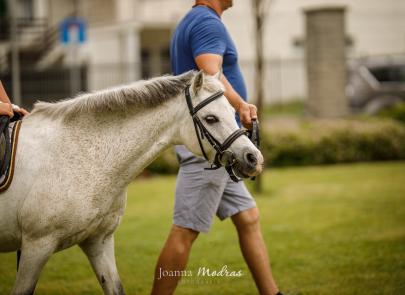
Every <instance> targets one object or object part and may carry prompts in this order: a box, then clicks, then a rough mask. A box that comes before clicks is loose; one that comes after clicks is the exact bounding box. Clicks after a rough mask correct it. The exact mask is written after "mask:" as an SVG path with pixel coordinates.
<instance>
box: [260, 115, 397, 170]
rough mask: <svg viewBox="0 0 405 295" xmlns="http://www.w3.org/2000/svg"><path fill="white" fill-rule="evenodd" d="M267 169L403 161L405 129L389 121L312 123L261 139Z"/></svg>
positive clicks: (273, 131) (278, 129) (274, 130)
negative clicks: (269, 167)
mask: <svg viewBox="0 0 405 295" xmlns="http://www.w3.org/2000/svg"><path fill="white" fill-rule="evenodd" d="M262 152H263V154H264V156H265V158H266V165H267V166H291V165H319V164H334V163H349V162H364V161H384V160H402V159H405V127H404V126H403V125H401V124H398V123H396V122H394V121H391V120H378V121H377V120H373V121H350V120H345V121H343V120H339V121H336V120H334V121H313V122H305V123H301V124H299V125H298V127H296V128H293V129H291V128H290V127H289V128H286V129H285V128H283V127H281V126H277V127H276V128H275V127H272V128H271V129H270V131H268V132H266V133H265V134H264V136H263V146H262Z"/></svg>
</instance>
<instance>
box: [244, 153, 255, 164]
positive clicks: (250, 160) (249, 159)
mask: <svg viewBox="0 0 405 295" xmlns="http://www.w3.org/2000/svg"><path fill="white" fill-rule="evenodd" d="M245 158H246V161H247V162H248V163H249V165H252V166H256V165H257V158H256V156H255V155H253V154H251V153H246V155H245Z"/></svg>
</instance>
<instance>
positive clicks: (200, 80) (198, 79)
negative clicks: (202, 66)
mask: <svg viewBox="0 0 405 295" xmlns="http://www.w3.org/2000/svg"><path fill="white" fill-rule="evenodd" d="M204 78H205V74H204V71H203V70H201V71H199V72H198V74H197V75H196V76H195V77H194V80H193V92H194V93H195V94H197V93H198V91H200V89H201V88H202V86H203V84H204Z"/></svg>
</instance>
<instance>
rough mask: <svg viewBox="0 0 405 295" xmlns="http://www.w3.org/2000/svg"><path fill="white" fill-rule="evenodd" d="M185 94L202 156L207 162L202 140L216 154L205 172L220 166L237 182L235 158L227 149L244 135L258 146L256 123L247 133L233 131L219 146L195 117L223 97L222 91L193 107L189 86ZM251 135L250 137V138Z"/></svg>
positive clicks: (239, 130)
mask: <svg viewBox="0 0 405 295" xmlns="http://www.w3.org/2000/svg"><path fill="white" fill-rule="evenodd" d="M185 94H186V101H187V106H188V109H189V111H190V115H191V117H192V119H193V122H194V129H195V132H196V135H197V139H198V144H199V145H200V149H201V152H202V154H203V156H204V158H205V159H206V160H207V161H209V160H208V157H207V154H206V152H205V150H204V147H203V144H202V140H203V139H204V138H206V139H207V140H208V142H209V143H210V144H211V146H212V147H213V148H214V149H215V151H216V154H215V158H214V163H213V164H212V165H211V167H210V168H205V169H207V170H216V169H219V168H221V167H222V166H223V167H225V169H226V171H227V172H228V174H229V176H230V178H231V179H232V180H233V181H234V182H238V181H240V180H241V179H240V178H239V177H238V176H237V175H236V174H235V172H234V171H233V166H234V165H235V163H236V158H235V156H234V155H233V153H232V152H231V151H229V150H228V148H229V147H230V146H231V145H232V143H233V142H234V141H235V140H237V139H238V138H239V137H241V136H243V135H246V136H248V137H249V138H250V139H251V140H252V138H253V134H254V136H255V140H254V141H253V143H254V144H255V145H256V146H258V143H259V137H258V134H259V129H258V126H257V122H256V121H254V128H253V129H252V131H248V130H246V129H242V128H241V129H238V130H236V131H234V132H233V133H232V134H231V135H229V136H228V138H227V139H225V141H224V142H223V143H222V144H221V143H220V142H219V141H218V140H217V139H216V138H215V137H214V136H213V135H212V134H211V133H210V132H209V131H208V130H207V128H205V126H204V124H203V123H202V122H201V120H200V118H198V116H197V112H198V111H199V110H201V109H202V108H203V107H205V106H206V105H208V104H210V103H211V102H213V101H214V100H216V99H218V98H220V97H221V96H222V95H224V92H223V91H218V92H216V93H214V94H213V95H211V96H210V97H208V98H206V99H204V100H203V101H202V102H200V103H199V104H198V105H196V106H195V107H194V106H193V103H192V100H191V95H190V85H189V86H187V87H186V89H185ZM250 135H252V137H251V136H250Z"/></svg>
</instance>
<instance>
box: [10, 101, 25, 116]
mask: <svg viewBox="0 0 405 295" xmlns="http://www.w3.org/2000/svg"><path fill="white" fill-rule="evenodd" d="M12 107H13V111H14V112H16V113H18V114H20V115H22V116H23V117H24V116H25V115H28V114H29V112H28V111H27V110H26V109H23V108H21V107H19V106H18V105H15V104H13V105H12Z"/></svg>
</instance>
